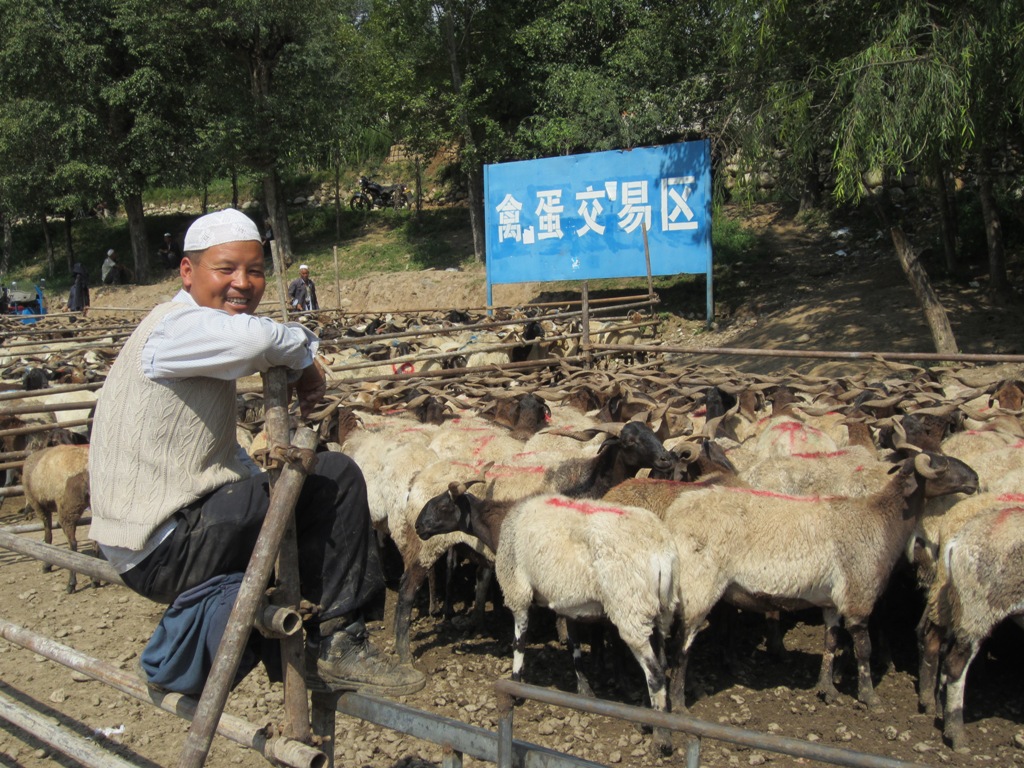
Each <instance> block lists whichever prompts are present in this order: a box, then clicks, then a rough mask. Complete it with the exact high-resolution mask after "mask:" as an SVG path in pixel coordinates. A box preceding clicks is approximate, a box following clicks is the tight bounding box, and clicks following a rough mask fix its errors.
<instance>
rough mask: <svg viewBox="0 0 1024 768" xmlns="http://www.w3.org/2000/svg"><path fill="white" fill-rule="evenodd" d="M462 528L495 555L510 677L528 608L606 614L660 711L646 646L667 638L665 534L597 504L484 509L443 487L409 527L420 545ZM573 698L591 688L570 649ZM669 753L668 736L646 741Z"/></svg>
mask: <svg viewBox="0 0 1024 768" xmlns="http://www.w3.org/2000/svg"><path fill="white" fill-rule="evenodd" d="M456 530H461V531H465V532H467V533H471V534H473V535H474V536H477V537H479V538H480V540H481V541H482V542H483V543H484V544H486V545H487V546H488V547H489V548H490V549H492V550H493V551H494V552H495V569H496V573H497V576H498V583H499V584H500V585H501V590H502V594H503V595H504V599H505V605H506V606H507V607H508V608H509V610H510V611H511V612H512V616H513V619H514V622H515V640H514V645H513V661H512V679H513V680H520V679H521V678H522V674H523V667H524V651H525V648H526V631H527V627H528V621H529V612H530V607H531V606H532V605H535V604H536V605H541V606H546V607H549V608H551V609H552V610H553V611H554V612H555V613H556V614H558V615H560V616H564V617H566V618H568V619H599V618H601V617H607V618H608V619H609V621H611V623H612V624H614V625H615V627H616V628H617V629H618V632H619V635H620V637H621V638H622V640H623V642H624V643H625V644H626V645H627V646H628V647H629V649H630V651H631V652H632V653H633V656H634V657H635V658H636V660H637V662H639V664H640V666H641V667H642V668H643V670H644V675H645V678H646V681H647V690H648V695H649V697H650V701H651V706H652V708H653V709H655V710H659V711H665V710H666V709H667V706H668V701H667V696H666V682H665V672H664V666H663V663H662V661H661V659H659V653H658V652H657V651H656V650H655V648H654V646H652V640H653V639H656V637H655V632H657V633H658V637H660V638H664V637H666V636H667V634H668V632H669V630H670V627H671V622H672V619H673V615H674V612H675V610H676V606H677V601H678V593H679V583H678V579H677V574H678V556H677V554H676V549H675V544H674V543H673V541H672V538H671V537H670V536H669V534H668V531H667V530H666V529H665V527H664V526H663V525H662V524H661V522H660V521H659V520H658V518H657V517H656V516H655V515H654V514H652V513H651V512H649V511H647V510H645V509H640V508H638V507H619V506H615V505H610V504H607V503H605V502H600V501H583V500H579V499H571V498H568V497H566V496H558V495H544V496H536V497H532V498H529V499H525V500H522V501H519V502H490V501H486V500H483V499H480V498H478V497H476V496H474V495H473V494H470V493H467V492H466V484H460V483H451V484H450V485H449V488H448V490H447V491H445V492H443V493H441V494H439V495H438V496H435V497H434V498H433V499H431V500H430V501H428V502H427V503H426V504H425V505H424V507H423V510H422V511H421V512H420V514H419V516H418V517H417V520H416V531H417V533H418V534H419V535H420V537H421V538H423V539H429V538H430V537H432V536H434V535H437V534H444V533H449V532H452V531H456ZM572 651H573V659H574V663H575V665H576V674H577V681H578V683H579V687H580V692H581V693H587V692H589V690H590V688H589V685H587V684H586V678H585V676H584V675H583V673H582V668H581V665H580V664H579V652H578V649H577V648H575V647H572ZM652 746H654V747H655V748H656V749H659V750H661V751H662V752H663V753H668V752H669V751H670V750H671V741H670V738H669V736H668V733H667V732H665V731H659V730H658V729H656V730H655V735H654V740H653V744H652Z"/></svg>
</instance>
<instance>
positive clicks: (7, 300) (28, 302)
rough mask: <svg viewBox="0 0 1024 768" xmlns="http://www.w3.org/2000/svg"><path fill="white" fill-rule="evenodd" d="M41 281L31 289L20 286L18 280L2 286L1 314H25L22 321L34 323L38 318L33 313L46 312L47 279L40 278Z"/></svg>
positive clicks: (40, 313)
mask: <svg viewBox="0 0 1024 768" xmlns="http://www.w3.org/2000/svg"><path fill="white" fill-rule="evenodd" d="M39 283H40V284H39V285H34V286H32V288H31V289H30V290H24V289H22V288H18V284H17V283H16V282H12V283H11V285H10V287H7V286H5V285H4V286H0V314H5V315H25V316H26V317H25V318H24V319H23V320H22V321H21V322H23V323H25V324H26V325H32V324H34V323H35V322H36V319H37V318H36V317H33V315H45V314H46V300H45V299H44V297H43V288H45V287H46V280H40V281H39Z"/></svg>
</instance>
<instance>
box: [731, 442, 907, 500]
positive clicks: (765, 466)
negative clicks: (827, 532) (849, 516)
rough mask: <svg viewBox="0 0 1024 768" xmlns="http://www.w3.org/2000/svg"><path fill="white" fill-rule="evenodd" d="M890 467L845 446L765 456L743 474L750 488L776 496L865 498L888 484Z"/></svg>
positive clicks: (866, 451)
mask: <svg viewBox="0 0 1024 768" xmlns="http://www.w3.org/2000/svg"><path fill="white" fill-rule="evenodd" d="M891 468H892V464H889V463H887V462H884V461H881V460H879V458H878V456H877V455H876V454H875V452H874V451H871V450H869V449H867V448H864V447H862V446H848V447H846V448H841V449H838V450H836V451H833V452H831V453H800V454H796V455H793V456H769V457H766V458H763V459H761V460H760V461H758V462H757V463H755V464H754V465H752V466H750V467H748V468H747V469H745V470H744V471H743V474H742V477H743V480H744V482H745V483H746V484H747V485H749V486H750V487H751V488H763V489H764V490H767V491H775V492H777V493H795V494H800V493H803V494H831V495H833V496H867V495H869V494H872V493H874V492H875V491H877V490H879V489H880V488H882V487H883V486H884V485H885V484H886V483H887V482H888V480H889V478H888V473H889V470H890V469H891Z"/></svg>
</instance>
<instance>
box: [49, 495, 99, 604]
mask: <svg viewBox="0 0 1024 768" xmlns="http://www.w3.org/2000/svg"><path fill="white" fill-rule="evenodd" d="M57 519H58V520H60V528H61V530H62V531H64V538H65V539H67V540H68V549H70V550H71V551H72V552H78V536H77V532H76V531H75V521H74V520H65V519H64V515H62V514H60V512H59V511H58V513H57ZM93 583H94V584H95V583H96V582H95V581H93ZM77 587H78V575H77V574H76V573H75V572H74V571H71V570H69V571H68V586H67V593H68V594H69V595H72V594H74V592H75V589H77Z"/></svg>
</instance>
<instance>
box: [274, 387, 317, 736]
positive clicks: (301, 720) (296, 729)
mask: <svg viewBox="0 0 1024 768" xmlns="http://www.w3.org/2000/svg"><path fill="white" fill-rule="evenodd" d="M263 387H264V401H265V402H266V425H267V438H268V440H267V441H268V443H269V444H270V445H289V444H290V443H291V434H290V431H291V430H290V427H291V419H290V418H289V416H288V374H287V370H286V369H284V368H271V369H270V370H269V371H267V372H266V373H265V374H263ZM315 445H316V444H315V443H314V447H315ZM280 476H281V470H280V469H272V470H270V488H271V498H273V494H274V491H275V490H276V488H277V484H278V482H279V480H280ZM296 498H297V497H296ZM293 506H294V504H293ZM277 592H278V596H279V598H280V599H279V600H278V601H277V602H279V603H280V604H282V605H287V606H293V607H296V608H297V607H298V605H299V601H300V600H301V597H302V596H301V594H300V591H299V551H298V540H297V538H296V535H295V515H293V514H289V515H288V520H287V521H286V523H285V527H284V532H283V535H282V538H281V545H280V547H279V549H278V552H277ZM304 667H305V648H304V640H303V633H301V632H298V633H296V634H295V635H293V636H291V637H286V638H283V639H282V640H281V668H282V670H284V714H285V721H284V735H285V736H286V737H288V738H289V739H295V740H297V741H304V742H308V741H309V704H308V703H307V697H306V676H305V672H304Z"/></svg>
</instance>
